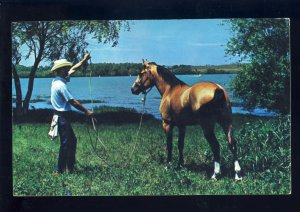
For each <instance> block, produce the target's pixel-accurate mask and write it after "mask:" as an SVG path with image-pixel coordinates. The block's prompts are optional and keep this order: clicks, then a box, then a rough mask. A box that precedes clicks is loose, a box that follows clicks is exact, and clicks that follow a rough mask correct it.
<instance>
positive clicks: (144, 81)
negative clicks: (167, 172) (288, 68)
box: [131, 60, 242, 180]
mask: <svg viewBox="0 0 300 212" xmlns="http://www.w3.org/2000/svg"><path fill="white" fill-rule="evenodd" d="M143 65H144V66H143V69H142V70H141V72H140V73H139V74H138V76H137V79H136V80H135V82H134V83H133V85H132V87H131V91H132V93H133V94H135V95H138V94H140V93H141V92H145V91H146V90H147V89H149V88H152V87H153V86H155V87H156V88H157V89H158V91H159V93H160V94H161V96H162V99H161V102H160V107H159V110H160V113H161V116H162V126H163V129H164V131H165V133H166V135H167V153H168V156H167V163H168V164H170V163H171V161H172V140H173V135H172V131H173V128H174V127H175V126H177V127H178V129H179V139H178V150H179V161H178V166H182V165H183V162H184V160H183V147H184V137H185V129H186V126H187V125H197V124H199V125H200V126H201V127H202V129H203V132H204V136H205V138H206V140H207V141H208V143H209V144H210V147H211V149H212V152H213V155H214V174H213V176H212V179H217V177H218V176H219V175H220V145H219V142H218V140H217V138H216V136H215V133H214V126H215V124H216V123H218V124H220V125H221V127H222V128H223V130H224V133H225V135H226V137H227V140H228V146H229V148H230V150H231V152H232V154H233V159H234V170H235V173H236V174H235V179H236V180H241V179H242V178H241V177H240V171H241V168H240V166H239V163H238V157H237V142H236V140H235V139H234V137H233V129H232V117H231V116H232V113H231V105H230V102H229V97H228V95H227V93H226V91H225V90H224V88H222V87H221V86H220V85H218V84H215V83H211V82H200V83H197V84H195V85H193V86H192V87H190V86H188V85H187V84H185V83H184V82H183V81H181V80H179V79H178V78H177V77H176V76H175V75H174V74H173V73H172V72H170V71H169V70H168V69H166V68H164V67H162V66H159V65H157V64H155V63H153V62H151V63H150V62H147V61H144V60H143Z"/></svg>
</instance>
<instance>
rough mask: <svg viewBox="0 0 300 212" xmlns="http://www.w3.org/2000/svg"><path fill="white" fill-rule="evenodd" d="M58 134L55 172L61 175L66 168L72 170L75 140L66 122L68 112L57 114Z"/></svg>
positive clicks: (69, 125)
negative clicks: (58, 143)
mask: <svg viewBox="0 0 300 212" xmlns="http://www.w3.org/2000/svg"><path fill="white" fill-rule="evenodd" d="M56 114H58V115H59V118H58V134H59V137H60V149H59V155H58V163H57V167H56V170H57V171H58V172H59V173H62V172H64V171H65V170H66V168H68V170H69V171H71V172H72V171H73V170H74V164H75V154H76V146H77V139H76V136H75V134H74V131H73V129H72V127H71V123H70V121H69V120H68V119H69V118H68V116H69V112H58V113H56Z"/></svg>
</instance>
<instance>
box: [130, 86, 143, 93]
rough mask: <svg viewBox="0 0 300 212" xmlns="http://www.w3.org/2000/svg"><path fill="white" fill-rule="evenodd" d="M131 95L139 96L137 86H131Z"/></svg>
mask: <svg viewBox="0 0 300 212" xmlns="http://www.w3.org/2000/svg"><path fill="white" fill-rule="evenodd" d="M131 93H132V94H134V95H139V94H140V93H141V91H140V89H139V86H137V85H136V84H134V85H132V87H131Z"/></svg>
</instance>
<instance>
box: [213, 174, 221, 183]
mask: <svg viewBox="0 0 300 212" xmlns="http://www.w3.org/2000/svg"><path fill="white" fill-rule="evenodd" d="M220 177H221V173H214V174H213V176H211V180H214V181H217V180H219V179H220Z"/></svg>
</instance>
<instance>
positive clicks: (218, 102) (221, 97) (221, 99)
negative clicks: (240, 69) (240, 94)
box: [209, 88, 226, 109]
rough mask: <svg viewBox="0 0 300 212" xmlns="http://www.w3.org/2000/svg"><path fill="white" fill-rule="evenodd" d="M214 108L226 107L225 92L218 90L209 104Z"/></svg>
mask: <svg viewBox="0 0 300 212" xmlns="http://www.w3.org/2000/svg"><path fill="white" fill-rule="evenodd" d="M209 104H210V105H211V106H212V107H214V108H216V109H217V108H218V109H219V108H224V107H225V106H226V97H225V93H224V90H223V89H221V88H216V90H215V94H214V97H213V99H212V100H211V101H210V103H209Z"/></svg>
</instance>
